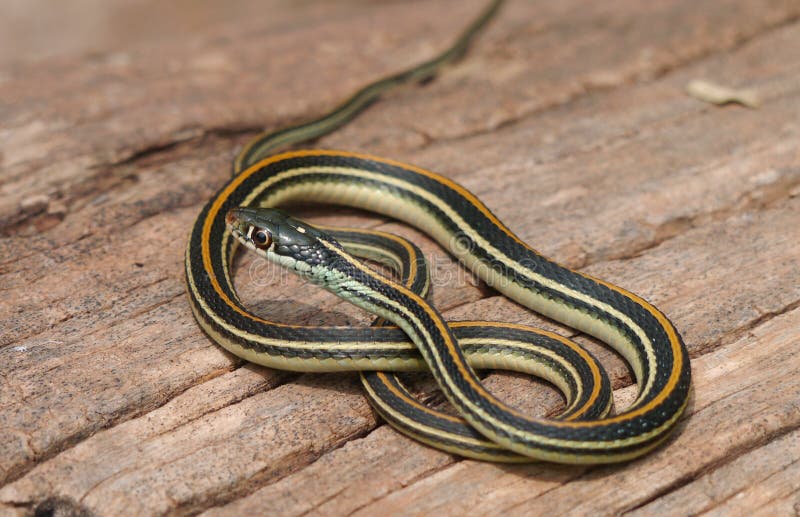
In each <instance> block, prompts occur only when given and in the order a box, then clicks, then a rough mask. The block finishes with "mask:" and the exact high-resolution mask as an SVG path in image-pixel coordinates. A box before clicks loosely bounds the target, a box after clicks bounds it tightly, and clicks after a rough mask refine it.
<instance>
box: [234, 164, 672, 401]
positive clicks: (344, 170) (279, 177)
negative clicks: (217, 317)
mask: <svg viewBox="0 0 800 517" xmlns="http://www.w3.org/2000/svg"><path fill="white" fill-rule="evenodd" d="M312 171H313V172H315V173H332V174H341V175H346V176H351V177H356V178H360V179H367V180H373V181H380V182H381V183H387V184H390V185H393V186H395V187H398V188H401V189H404V190H408V191H410V192H413V193H414V194H415V195H417V196H419V197H421V198H423V199H425V200H426V201H428V202H429V203H432V204H433V205H435V206H437V207H438V208H439V209H440V210H442V211H443V212H444V213H445V214H446V215H447V216H448V217H449V218H451V219H452V220H453V221H455V222H456V223H457V224H458V225H459V227H462V228H470V229H471V230H472V232H471V235H470V238H471V239H473V240H474V241H475V242H477V243H478V244H479V245H480V246H481V247H483V248H484V249H486V250H488V251H489V252H490V254H491V255H493V256H494V257H496V258H498V259H500V260H501V261H502V262H503V263H504V264H505V265H506V266H507V267H509V268H510V269H514V270H518V267H517V266H518V264H517V263H516V262H515V261H513V260H511V259H510V258H509V257H508V256H507V255H505V254H504V253H502V252H501V251H500V250H498V249H497V248H496V247H494V246H492V245H491V244H490V243H488V242H487V241H486V240H484V239H483V238H482V237H480V236H479V234H478V232H476V231H475V230H474V229H472V226H471V225H469V224H468V222H467V221H464V219H463V218H462V217H460V216H459V214H458V213H456V212H455V211H454V210H452V209H451V208H450V207H449V206H448V205H446V204H444V203H441V202H440V201H439V199H438V198H437V197H436V196H434V195H433V194H432V193H430V192H429V191H426V190H424V189H421V188H419V187H417V186H416V185H413V184H411V183H409V182H407V181H403V180H401V179H398V178H392V177H389V176H386V175H382V174H377V173H371V172H368V171H365V170H362V169H355V168H350V167H299V168H295V169H287V170H286V171H283V172H281V173H279V174H276V175H275V176H273V177H271V178H269V179H268V180H266V181H264V182H263V183H262V184H261V185H259V186H258V188H256V189H253V191H252V192H251V194H250V195H248V196H247V197H246V198H245V200H244V203H243V204H244V205H245V206H250V205H252V204H253V201H254V200H256V199H258V198H259V197H260V196H261V194H262V193H263V192H264V190H266V189H268V188H270V187H271V186H272V185H273V184H275V183H277V182H279V181H283V180H285V179H288V178H293V177H297V176H303V175H306V174H309V173H311V172H312ZM306 188H308V186H306ZM337 188H338V185H335V184H332V185H326V189H327V190H328V191H329V195H330V196H331V197H333V194H334V192H333V191H334V190H335V189H337ZM365 188H366V187H365ZM300 189H301V190H302V187H300ZM278 194H279V195H280V194H282V192H279V193H278ZM279 195H278V196H275V195H273V197H272V198H268V199H269V201H268V204H267V203H262V205H261V206H276V205H279V204H282V203H283V202H285V201H286V199H281V197H279ZM287 197H288V196H287ZM275 198H277V200H276V199H275ZM265 201H266V200H265ZM426 229H428V230H430V231H431V233H437V234H438V235H439V238H438V239H437V240H439V242H440V244H442V245H443V246H447V242H443V241H446V238H442V237H441V235H442V233H443V232H442V231H437V232H434V229H429V228H426ZM447 236H449V234H447ZM481 269H482V268H476V273H477V274H479V275H480V272H479V271H480V270H481ZM526 274H527V275H528V277H529V279H531V280H533V281H534V282H537V283H539V284H541V285H543V286H545V287H547V288H548V289H552V290H554V291H558V292H561V293H565V294H566V295H567V296H569V297H572V298H575V299H577V300H580V301H581V302H583V303H586V304H588V305H591V306H594V307H596V308H598V309H600V310H601V311H603V312H605V313H607V314H610V315H612V316H614V317H615V318H616V319H618V320H619V321H621V322H623V323H624V324H625V325H626V326H627V327H628V328H629V329H630V330H631V331H632V332H633V333H634V334H636V336H637V337H638V338H639V340H641V342H642V343H648V342H650V340H649V339H648V338H647V335H646V334H645V332H644V330H643V329H642V328H641V327H640V326H639V325H637V324H636V323H635V322H634V321H633V320H631V319H630V317H628V316H627V315H626V314H624V313H622V312H620V311H618V310H617V309H615V308H613V307H611V306H610V305H608V304H605V303H602V302H599V301H598V300H596V299H594V298H591V297H588V296H585V295H583V294H582V293H579V292H577V291H574V290H571V289H568V288H566V287H564V286H563V285H561V284H558V283H556V282H553V281H551V280H550V279H548V278H546V277H543V276H541V275H538V274H537V273H536V272H535V271H532V270H530V269H526ZM484 280H486V279H485V278H484ZM496 288H498V289H500V290H502V288H501V287H496ZM584 326H586V327H590V325H584ZM580 330H583V328H581V329H580ZM615 330H616V329H615ZM586 332H589V331H588V330H587V331H586ZM590 333H591V332H590ZM592 335H595V334H594V333H592ZM596 337H599V338H601V339H602V338H603V337H604V336H596ZM609 344H611V345H616V347H617V348H619V345H618V344H617V343H609ZM644 348H645V353H646V354H647V361H648V365H649V369H650V371H651V372H655V371H657V362H656V358H655V354H653V352H652V350H651V348H650V347H644ZM620 351H621V352H622V353H623V354H624V355H625V356H626V359H629V360H630V363H631V365H635V363H636V362H637V360H636V354H631V353H630V351H622V350H620ZM637 370H639V371H638V372H637V373H638V374H639V376H640V377H639V378H638V379H637V380H639V381H640V382H641V381H642V379H641V370H640V369H637ZM654 379H655V375H651V376H650V377H649V378H648V379H647V384H645V385H644V386H641V387H640V390H639V393H640V395H641V394H642V393H647V392H649V390H650V388H651V387H652V383H653V381H654Z"/></svg>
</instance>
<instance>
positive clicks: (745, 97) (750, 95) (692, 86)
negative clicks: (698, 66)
mask: <svg viewBox="0 0 800 517" xmlns="http://www.w3.org/2000/svg"><path fill="white" fill-rule="evenodd" d="M686 91H687V92H688V93H689V95H691V96H692V97H694V98H695V99H699V100H701V101H704V102H710V103H711V104H717V105H723V104H729V103H732V102H735V103H737V104H741V105H742V106H746V107H748V108H757V107H759V106H760V105H761V99H760V98H759V97H758V94H757V93H756V92H755V91H754V90H749V89H742V90H737V89H735V88H728V87H726V86H720V85H718V84H714V83H712V82H709V81H704V80H702V79H695V80H693V81H691V82H689V84H688V85H686Z"/></svg>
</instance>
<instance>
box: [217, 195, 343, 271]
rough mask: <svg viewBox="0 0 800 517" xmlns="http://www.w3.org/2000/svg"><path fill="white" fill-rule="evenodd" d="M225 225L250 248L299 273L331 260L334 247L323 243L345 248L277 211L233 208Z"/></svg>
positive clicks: (298, 220) (315, 229)
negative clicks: (331, 248) (331, 249)
mask: <svg viewBox="0 0 800 517" xmlns="http://www.w3.org/2000/svg"><path fill="white" fill-rule="evenodd" d="M225 223H226V224H227V225H228V228H229V229H230V230H231V233H232V234H233V236H234V237H236V239H237V240H239V242H241V243H242V244H244V245H245V246H246V247H247V248H250V249H252V250H254V251H255V252H256V253H258V254H259V255H261V256H263V257H265V258H267V259H268V260H270V261H272V262H277V263H279V264H281V265H283V266H285V267H292V268H294V269H297V270H305V269H307V268H308V266H311V267H313V266H315V265H317V264H319V263H320V262H322V261H324V260H325V259H327V258H328V256H329V255H330V248H329V247H328V246H325V245H324V244H323V241H324V242H327V243H329V244H332V245H333V246H334V247H336V248H339V249H341V246H340V245H339V244H338V243H337V242H336V241H335V240H334V239H333V237H331V236H329V235H328V234H326V233H325V232H323V231H321V230H318V229H317V228H314V227H313V226H311V225H309V224H307V223H305V222H303V221H301V220H300V219H297V218H295V217H292V216H290V215H289V214H287V213H286V212H284V211H283V210H279V209H277V208H249V207H238V208H233V209H231V210H230V211H229V212H228V213H227V214H226V216H225ZM303 264H305V266H304V265H303Z"/></svg>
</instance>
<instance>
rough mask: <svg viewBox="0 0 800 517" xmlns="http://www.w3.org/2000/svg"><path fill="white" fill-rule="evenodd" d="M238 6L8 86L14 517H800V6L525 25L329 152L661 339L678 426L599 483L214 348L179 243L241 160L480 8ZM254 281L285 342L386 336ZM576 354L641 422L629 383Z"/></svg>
mask: <svg viewBox="0 0 800 517" xmlns="http://www.w3.org/2000/svg"><path fill="white" fill-rule="evenodd" d="M240 3H241V5H240V6H239V7H238V8H237V10H235V12H234V13H233V14H229V17H226V18H225V19H224V20H221V21H220V22H219V23H214V24H211V23H207V24H202V25H201V26H200V27H198V28H197V30H195V31H194V32H186V31H177V33H176V34H174V35H170V33H169V32H164V31H162V32H158V30H159V29H158V27H155V28H154V29H153V30H154V33H155V32H158V33H159V34H160V36H159V37H158V38H157V39H154V40H152V41H149V42H147V41H135V40H128V39H125V38H126V37H127V38H130V37H131V36H130V34H129V33H124V32H120V35H119V37H118V38H117V39H116V40H115V39H114V38H111V40H113V41H108V42H106V44H105V45H106V47H105V48H106V50H105V51H101V52H94V53H91V54H87V53H85V52H79V51H78V50H76V48H77V47H72V46H67V48H65V49H63V50H62V51H61V53H59V52H57V51H54V52H53V53H52V55H50V56H49V57H41V56H40V55H38V54H35V53H32V54H30V55H28V56H26V55H25V54H24V53H23V54H20V55H19V56H18V57H17V58H16V59H15V60H14V63H13V65H6V66H4V67H3V69H2V71H1V72H0V99H2V101H1V102H0V167H2V169H1V172H0V192H2V196H0V233H1V234H2V238H0V288H1V289H2V293H3V295H4V296H3V297H2V298H1V299H0V322H2V323H1V324H0V364H3V365H4V367H3V368H2V369H0V437H2V438H0V483H3V484H4V486H3V487H2V488H0V513H8V514H9V515H27V514H30V513H32V512H34V511H36V510H40V511H45V510H52V511H68V510H69V511H73V512H80V511H86V512H91V513H92V514H96V515H143V514H145V515H147V514H150V515H154V514H169V515H183V514H196V513H207V514H211V515H217V516H222V515H241V514H247V513H274V514H285V515H298V514H303V513H313V514H321V515H341V514H350V513H361V514H363V515H372V514H375V513H378V512H380V513H386V514H425V513H433V512H444V513H446V514H458V513H463V512H464V511H471V512H473V513H476V514H485V513H496V512H497V511H499V510H502V511H505V512H508V513H509V514H530V513H531V512H535V513H546V512H551V513H558V514H562V513H567V514H570V513H572V514H585V513H589V512H592V513H598V514H619V513H633V514H636V515H651V514H681V515H686V514H697V513H704V512H710V513H718V514H730V513H744V512H750V513H758V512H762V513H763V514H764V515H767V514H775V513H778V514H788V515H791V514H792V513H798V512H800V482H798V479H800V476H799V475H798V457H800V456H798V455H799V454H800V449H798V443H799V442H798V439H799V438H798V429H800V384H798V382H800V381H798V379H800V376H798V373H800V359H799V358H800V356H798V354H797V353H796V350H797V345H796V343H797V339H798V330H797V329H798V328H800V283H798V281H797V280H798V278H800V260H798V257H800V244H798V242H800V224H799V223H800V154H799V153H798V151H797V142H798V138H800V124H798V122H797V121H798V120H800V102H799V101H800V61H798V60H797V54H796V49H797V41H800V6H798V5H797V3H796V2H793V1H779V0H771V1H767V2H764V1H756V0H753V1H747V0H745V1H733V0H731V1H725V0H723V1H711V0H708V1H702V0H700V1H698V0H695V1H692V2H689V1H680V0H669V1H664V2H658V3H654V4H644V3H640V2H634V1H623V2H617V3H614V4H613V6H612V5H611V4H604V3H596V2H588V1H587V0H569V1H565V2H521V1H513V0H512V1H511V2H509V3H508V5H507V6H506V8H505V9H504V10H503V11H502V13H501V15H500V17H499V18H498V20H496V22H495V23H494V24H493V25H492V26H491V28H490V30H489V31H488V32H487V33H486V34H485V35H484V36H482V37H481V38H480V40H479V41H478V42H477V44H476V45H475V47H474V48H473V50H472V51H471V52H470V54H469V56H468V57H467V58H466V59H465V60H464V61H462V62H461V63H459V64H458V65H456V66H454V67H452V68H450V69H449V70H447V71H446V72H445V73H444V74H442V75H441V76H440V77H439V78H437V79H436V80H435V81H433V82H431V83H429V84H427V85H424V86H415V87H409V88H405V89H403V90H402V91H399V92H397V93H394V94H391V95H389V96H388V98H387V99H386V100H385V101H384V102H381V103H378V104H377V105H375V106H374V107H372V108H370V110H369V111H368V112H367V113H366V114H365V115H364V116H362V117H360V118H359V119H358V120H357V121H356V122H354V123H353V124H351V125H349V126H348V127H346V128H344V129H342V130H341V131H339V132H337V133H335V134H333V135H331V136H329V137H326V138H324V139H322V140H321V141H320V142H318V143H317V144H315V145H318V146H320V147H334V148H343V149H349V150H358V151H365V152H371V153H375V154H380V155H386V156H391V157H392V158H396V159H401V160H406V161H410V162H412V163H415V164H417V165H421V166H424V167H428V168H431V169H433V170H436V171H439V172H441V173H443V174H446V175H448V176H450V177H452V178H454V179H456V180H457V181H459V182H461V183H463V184H464V185H466V186H467V187H468V188H470V189H471V190H472V191H474V192H475V193H476V194H477V195H478V196H479V197H480V198H481V199H482V200H484V202H486V204H487V205H489V206H490V207H491V208H492V209H493V210H494V211H495V212H496V213H497V215H498V216H499V217H500V218H501V219H502V220H503V221H505V222H506V223H507V224H508V225H509V226H510V227H511V228H512V229H514V231H516V232H517V233H518V234H519V235H520V236H521V237H522V238H523V239H525V240H527V241H528V242H530V243H532V244H533V245H534V246H536V247H537V248H538V249H540V250H541V251H542V252H543V253H545V254H546V255H548V256H551V257H553V258H555V259H557V260H559V261H560V262H563V263H566V264H569V265H570V266H573V267H576V268H580V269H581V270H582V271H586V272H588V273H591V274H594V275H597V276H600V277H602V278H604V279H607V280H610V281H612V282H615V283H618V284H619V285H622V286H624V287H626V288H628V289H631V290H633V291H634V292H636V293H638V294H641V295H643V296H645V297H646V298H648V299H650V300H651V301H653V302H655V303H656V304H657V305H658V306H659V307H660V308H662V309H663V310H664V311H665V312H666V313H667V314H668V315H669V316H670V318H671V319H672V320H673V321H674V322H675V324H676V325H677V327H678V328H679V329H680V330H681V332H682V333H683V335H684V338H685V340H686V342H687V345H688V346H689V349H690V352H691V354H692V358H693V363H692V369H693V374H694V379H695V386H694V396H693V402H692V405H691V407H690V410H689V415H688V416H687V418H686V419H684V420H683V421H682V424H681V427H680V430H679V433H677V435H676V436H675V438H674V439H672V440H671V441H670V442H669V443H668V444H667V445H666V446H664V447H663V448H661V449H659V450H657V451H656V452H654V453H653V454H651V455H648V456H647V457H645V458H642V459H641V460H638V461H636V462H632V463H630V464H627V465H620V466H614V467H604V468H573V467H563V466H554V465H546V464H538V465H530V466H523V467H507V466H496V465H489V464H483V463H478V462H473V461H464V460H459V459H458V458H454V457H452V456H449V455H446V454H442V453H439V452H436V451H433V450H431V449H428V448H426V447H424V446H421V445H419V444H416V443H414V442H411V441H409V440H407V439H406V438H403V437H402V436H399V435H397V434H396V433H394V432H393V431H392V430H391V428H389V427H387V426H386V425H384V424H382V423H381V422H380V421H379V420H378V419H377V418H376V417H375V415H374V414H373V413H372V411H371V410H370V408H369V406H368V404H367V402H366V400H365V399H364V397H363V395H362V394H361V391H360V387H359V384H358V381H357V378H356V377H355V376H353V375H310V374H309V375H302V374H291V373H286V372H278V371H274V370H268V369H263V368H257V367H253V366H250V365H245V364H242V363H241V362H240V361H239V360H237V359H236V358H234V357H232V356H230V355H229V354H227V353H225V352H223V351H222V350H221V349H220V348H218V347H216V346H215V345H213V344H212V343H211V342H210V341H209V340H208V338H207V337H206V336H204V335H203V334H202V332H201V331H200V330H199V328H198V327H197V325H196V324H195V322H194V320H193V318H192V315H191V311H190V309H189V306H188V300H187V299H186V296H185V289H184V286H183V271H182V259H183V248H184V246H185V237H186V234H187V232H188V229H189V228H190V226H191V224H192V221H193V220H194V217H195V216H196V215H197V213H198V211H199V209H200V207H201V206H202V204H203V203H204V201H205V200H206V199H207V198H208V197H209V196H210V195H211V194H212V193H213V192H214V190H215V189H216V188H217V187H218V186H219V185H221V184H222V183H223V182H224V181H225V179H226V178H227V177H228V174H229V166H230V165H229V163H230V159H231V157H232V156H233V154H234V152H235V150H236V149H237V147H238V146H239V145H241V144H242V143H243V142H245V141H246V140H247V139H248V138H249V137H251V136H253V135H254V134H255V133H256V132H257V131H258V130H259V128H261V127H278V126H280V125H284V124H287V123H291V122H293V121H297V120H301V119H304V118H309V117H314V116H316V115H318V114H320V113H322V112H323V111H324V110H325V109H326V108H329V107H331V106H333V105H334V104H335V103H336V102H337V101H338V100H339V99H341V98H343V97H344V96H345V95H347V94H348V93H349V92H350V91H352V90H353V89H354V88H356V87H357V86H359V85H361V84H363V83H365V82H366V81H368V80H370V79H371V78H375V77H379V76H380V75H382V74H385V73H388V72H390V71H393V70H396V69H398V68H401V67H404V66H408V65H409V64H411V63H414V62H417V61H419V60H420V59H423V58H425V57H428V56H430V55H432V54H433V53H434V52H435V51H436V50H437V49H439V48H442V47H443V46H444V45H446V43H447V42H448V41H449V40H450V39H451V38H452V36H453V35H454V34H455V33H456V32H457V31H458V30H459V28H460V27H461V26H463V25H464V24H465V23H466V21H467V20H468V19H469V18H470V16H472V15H473V14H474V13H475V12H477V10H478V9H480V6H481V3H482V2H480V1H477V0H475V1H473V0H470V1H468V2H463V1H462V2H456V1H454V0H432V1H429V2H424V3H421V2H413V1H405V0H404V1H399V2H390V3H389V2H374V3H369V2H361V1H355V0H353V1H348V2H342V3H337V4H336V5H335V6H334V5H333V4H329V3H326V2H303V3H293V2H279V1H275V2H270V4H269V8H270V12H273V13H274V15H271V16H265V17H264V19H263V20H262V19H259V18H258V17H255V16H253V12H255V8H254V7H253V5H254V4H256V2H252V3H247V2H240ZM32 5H33V4H32ZM202 5H205V4H202ZM202 5H201V4H198V6H197V7H196V8H197V9H203V7H202ZM235 13H239V14H235ZM168 15H169V14H168V13H166V14H164V16H168ZM173 16H177V14H173ZM194 16H198V17H202V13H195V14H194ZM0 18H2V17H0ZM0 23H3V22H0ZM164 26H168V24H165V25H164ZM1 31H2V27H0V32H1ZM154 38H155V37H154ZM123 43H124V44H123ZM76 45H77V43H76ZM121 49H122V50H121ZM696 78H703V79H708V80H713V82H715V83H719V84H725V85H729V86H731V87H735V88H748V89H753V90H754V91H756V92H757V93H758V95H759V97H760V98H761V99H762V105H761V106H760V108H759V109H755V110H752V109H746V108H743V107H740V106H725V107H719V106H713V105H709V104H704V103H702V102H700V101H698V100H696V99H692V98H691V97H689V96H687V95H686V93H685V86H686V84H688V83H689V82H690V81H691V80H693V79H696ZM297 208H298V210H299V213H302V214H305V215H307V216H310V217H312V218H313V219H314V220H317V221H324V222H326V223H340V224H351V225H361V226H372V227H379V228H384V229H388V230H391V231H395V232H397V233H402V234H404V235H407V236H409V237H411V238H413V239H414V240H415V241H416V242H418V243H419V244H420V245H421V246H422V247H423V249H424V250H425V252H426V254H427V255H428V257H429V258H430V260H431V261H432V262H433V264H434V296H433V301H434V303H435V304H436V305H437V306H438V307H439V308H441V309H442V310H443V311H444V312H445V314H446V316H447V317H448V318H449V319H490V320H493V319H500V320H504V321H515V322H522V323H529V324H534V325H537V326H544V327H546V328H550V329H555V330H557V331H559V332H561V333H564V334H566V335H571V334H572V332H571V331H570V329H566V328H563V327H560V326H559V325H556V324H554V323H552V322H549V321H545V320H542V319H541V318H538V317H537V316H536V315H534V314H531V313H529V312H528V311H525V310H524V309H522V308H520V307H518V306H516V305H515V304H513V303H511V302H509V301H507V300H505V299H503V298H502V297H498V296H496V294H495V293H494V292H493V291H491V290H490V289H488V288H487V287H486V286H484V285H482V284H481V283H480V282H478V281H476V280H475V279H474V278H472V277H471V276H470V275H469V274H467V273H465V272H464V271H463V270H461V269H460V268H459V267H458V266H457V265H455V264H454V263H453V262H452V260H450V259H449V258H448V257H447V256H446V255H445V254H444V252H443V251H442V250H441V249H440V248H438V247H437V246H436V245H434V244H433V243H431V241H430V240H428V239H427V238H426V237H424V236H422V235H421V234H419V233H417V232H415V231H414V230H411V229H409V228H407V227H404V226H402V225H399V224H397V223H394V222H391V221H387V220H385V219H381V218H378V219H376V218H371V217H369V216H366V215H364V214H361V213H358V212H354V211H347V210H338V209H334V210H332V211H331V210H328V209H324V210H323V209H319V208H313V207H297ZM236 269H237V274H236V280H237V286H238V288H239V290H240V292H241V294H242V297H243V299H244V300H245V301H246V302H247V303H248V304H249V305H251V306H253V307H254V308H255V309H257V310H258V311H261V312H263V313H265V314H270V316H271V317H276V318H278V319H281V320H282V321H289V322H295V323H311V324H353V325H366V324H368V322H369V320H370V317H369V315H367V314H365V313H363V312H361V311H359V310H357V309H354V308H352V307H350V306H348V305H347V304H345V303H343V302H340V301H338V300H337V299H335V298H334V297H332V296H330V295H328V294H326V293H322V292H319V291H318V290H316V289H314V288H313V287H312V286H308V285H305V284H303V283H301V282H299V281H298V280H296V279H294V278H292V277H289V276H287V275H285V274H283V273H282V272H281V271H278V270H276V269H273V268H270V267H265V266H264V265H263V264H261V263H260V262H258V261H254V260H253V259H252V258H251V257H242V259H241V260H239V261H238V262H237V265H236ZM577 339H578V340H579V341H580V342H581V343H583V344H585V345H586V346H587V347H588V348H590V349H591V350H592V351H593V352H595V353H596V354H597V355H598V357H599V358H600V360H601V361H602V362H603V363H604V364H605V365H606V367H607V368H608V370H609V372H610V374H611V376H612V379H613V381H614V386H615V389H616V391H615V395H616V400H617V407H624V405H625V404H626V401H629V400H631V399H632V397H633V396H634V395H635V389H634V388H633V387H632V386H630V383H631V379H630V374H629V371H628V369H627V367H626V366H625V365H624V363H623V362H622V361H621V360H620V359H619V358H618V357H617V356H616V355H615V354H614V353H612V352H610V351H608V350H607V349H605V348H604V347H603V346H602V345H600V344H598V343H595V342H594V341H593V340H590V339H588V338H586V337H583V336H578V337H577ZM413 381H414V386H415V389H416V390H417V391H418V392H419V393H420V394H421V395H422V396H423V397H424V398H426V399H428V400H430V401H431V402H432V403H434V404H441V397H440V396H439V395H438V394H437V393H436V392H435V390H433V387H432V384H431V383H430V382H429V381H427V380H425V379H420V378H417V377H414V378H413ZM486 383H487V384H488V385H489V386H490V388H491V389H492V390H493V391H494V392H496V393H498V394H499V395H500V396H501V397H502V398H503V399H505V400H508V401H509V402H511V403H514V404H516V405H517V406H519V407H521V408H523V409H525V410H526V411H529V412H531V413H532V414H540V415H547V414H553V413H555V412H557V411H558V410H559V408H560V407H561V405H562V401H561V399H560V397H559V396H558V395H557V393H556V392H555V391H554V390H553V389H552V388H550V387H549V386H546V385H544V384H542V383H539V382H536V381H530V380H528V379H524V378H521V377H519V376H511V375H502V374H497V373H490V374H488V376H487V377H486Z"/></svg>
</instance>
